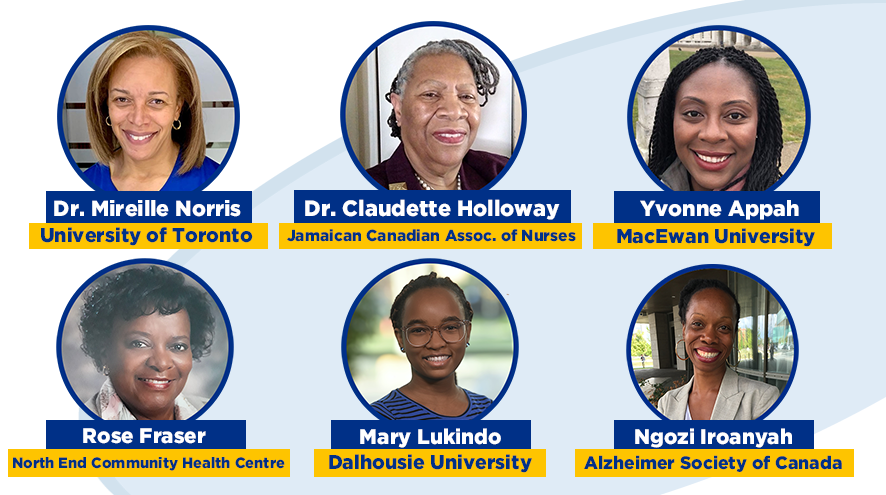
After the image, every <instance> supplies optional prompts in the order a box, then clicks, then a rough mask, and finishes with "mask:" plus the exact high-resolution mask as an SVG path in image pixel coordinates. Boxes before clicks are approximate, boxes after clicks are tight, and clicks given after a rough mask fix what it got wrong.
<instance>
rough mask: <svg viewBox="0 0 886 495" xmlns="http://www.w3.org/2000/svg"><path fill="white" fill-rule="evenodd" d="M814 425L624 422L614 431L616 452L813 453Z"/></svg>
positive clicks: (617, 423)
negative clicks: (797, 450) (785, 451)
mask: <svg viewBox="0 0 886 495" xmlns="http://www.w3.org/2000/svg"><path fill="white" fill-rule="evenodd" d="M814 435H815V432H814V431H813V422H812V421H811V420H789V421H775V420H773V421H769V420H767V421H661V420H657V419H656V420H644V421H622V420H616V421H615V427H614V437H615V442H614V444H615V448H616V449H659V450H660V449H812V448H815V447H814V445H813V444H814Z"/></svg>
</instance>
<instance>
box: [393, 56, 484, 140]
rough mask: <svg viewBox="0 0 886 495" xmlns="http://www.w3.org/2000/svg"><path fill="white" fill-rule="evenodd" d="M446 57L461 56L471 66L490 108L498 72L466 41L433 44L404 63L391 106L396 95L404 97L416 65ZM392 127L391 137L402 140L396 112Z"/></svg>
mask: <svg viewBox="0 0 886 495" xmlns="http://www.w3.org/2000/svg"><path fill="white" fill-rule="evenodd" d="M445 53H451V54H453V55H458V56H459V57H461V58H463V59H464V60H465V62H467V63H468V65H469V66H470V67H471V72H472V73H473V74H474V84H475V85H476V86H477V93H478V94H479V95H480V96H482V97H483V101H482V102H481V103H480V106H481V107H482V106H484V105H486V102H487V101H489V96H490V95H494V94H495V89H496V87H497V86H498V79H499V77H498V76H499V72H498V68H496V67H495V65H494V64H493V63H492V61H491V60H489V59H488V58H486V57H484V56H483V54H482V53H480V50H478V49H477V48H476V47H475V46H474V45H472V44H470V43H468V42H467V41H463V40H440V41H430V42H428V43H427V44H426V45H424V46H422V47H420V48H418V49H417V50H415V51H414V52H412V54H410V55H409V57H407V58H406V60H405V61H404V62H403V66H402V67H400V71H399V72H397V76H396V77H394V81H393V82H392V83H391V90H390V91H388V92H387V93H385V100H387V101H388V103H391V95H392V94H395V95H399V96H402V95H403V89H404V88H405V87H406V82H407V81H408V80H409V78H411V77H412V72H413V71H414V70H415V64H416V62H418V60H419V59H420V58H422V57H424V56H427V55H441V54H445ZM388 125H389V126H390V127H391V136H393V137H395V138H399V137H400V126H399V125H398V124H397V116H396V114H395V113H394V111H393V110H391V116H390V117H388Z"/></svg>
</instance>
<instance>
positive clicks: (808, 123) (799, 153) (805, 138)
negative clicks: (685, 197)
mask: <svg viewBox="0 0 886 495" xmlns="http://www.w3.org/2000/svg"><path fill="white" fill-rule="evenodd" d="M705 31H733V32H736V33H742V34H746V35H748V36H751V37H752V38H756V39H758V40H760V41H762V42H764V43H766V46H768V47H769V48H771V49H773V50H774V51H775V52H776V53H778V54H779V55H780V56H781V58H782V60H784V61H785V62H787V64H788V67H790V68H791V71H792V72H793V73H794V77H796V78H797V82H798V83H799V84H800V90H801V91H802V93H803V106H804V107H805V110H806V127H805V128H804V129H803V141H802V142H801V143H800V149H799V150H797V156H796V157H794V162H793V163H791V166H790V167H789V168H788V170H787V172H785V173H784V175H782V176H781V178H780V179H778V181H776V182H775V184H773V185H772V186H771V187H770V188H769V189H767V191H774V190H776V189H778V187H779V186H781V184H782V183H783V182H784V181H785V180H786V179H787V178H788V177H790V175H791V174H792V173H793V172H794V168H796V167H797V164H798V163H800V158H802V157H803V152H804V151H806V143H807V142H808V141H809V129H810V127H811V125H812V120H811V110H810V109H809V93H808V92H807V91H806V83H804V82H803V77H802V76H801V75H800V71H798V70H797V67H796V66H795V65H794V63H793V62H792V61H791V59H790V57H788V56H787V54H786V53H785V52H783V51H782V50H781V48H779V47H778V46H776V45H775V43H773V42H771V41H769V39H767V38H764V37H763V36H760V35H759V34H757V33H755V32H753V31H750V30H747V29H743V28H739V27H735V26H724V25H714V26H702V27H699V28H695V29H690V30H689V31H684V32H682V33H680V34H678V35H677V36H674V37H673V38H671V39H669V40H667V41H665V42H664V44H662V45H661V46H660V47H658V49H657V50H655V51H654V52H653V53H652V55H651V56H650V57H649V58H648V59H647V60H646V63H645V64H643V67H641V68H640V72H639V73H638V74H637V78H636V79H634V85H633V86H631V93H630V95H629V96H628V137H629V138H630V140H631V147H632V148H633V150H634V155H635V156H636V157H637V161H638V162H640V165H641V166H642V167H643V170H644V171H645V172H646V175H648V176H649V178H650V179H652V181H653V182H654V183H655V184H656V185H657V186H658V187H660V188H661V190H662V191H666V192H669V191H672V189H671V188H669V187H667V186H666V185H664V183H662V181H661V179H659V178H658V177H656V176H655V174H653V173H652V170H650V169H649V165H648V164H647V163H646V160H644V159H643V155H642V154H640V148H639V147H638V146H637V136H636V135H635V134H634V96H635V95H636V94H637V88H638V87H639V86H640V79H642V78H643V74H645V73H646V69H648V68H649V65H650V64H652V61H653V60H655V57H657V56H658V54H659V53H661V52H662V51H663V50H667V49H668V47H670V46H671V45H673V44H674V43H675V42H677V41H679V40H681V39H683V38H685V37H687V36H689V35H692V34H695V33H702V32H705Z"/></svg>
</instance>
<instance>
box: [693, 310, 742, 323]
mask: <svg viewBox="0 0 886 495" xmlns="http://www.w3.org/2000/svg"><path fill="white" fill-rule="evenodd" d="M696 315H698V316H702V317H706V316H705V314H704V313H699V312H697V311H696V312H693V313H690V314H689V316H690V317H692V316H696ZM724 318H727V319H729V321H732V317H730V316H725V315H724V316H720V317H719V318H718V319H720V320H722V319H724Z"/></svg>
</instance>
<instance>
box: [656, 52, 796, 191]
mask: <svg viewBox="0 0 886 495" xmlns="http://www.w3.org/2000/svg"><path fill="white" fill-rule="evenodd" d="M715 62H720V63H723V64H726V65H728V66H731V67H735V68H738V69H741V70H742V71H744V73H745V74H747V75H748V77H750V78H751V80H753V81H754V84H753V89H754V93H755V94H756V95H757V114H758V119H757V141H756V144H755V146H754V155H753V156H752V157H751V168H750V170H749V171H748V174H747V180H746V182H745V185H744V188H743V190H744V191H764V190H766V189H768V188H769V187H771V186H772V185H773V184H775V182H776V181H778V179H779V178H781V171H779V167H780V166H781V149H782V136H781V113H780V112H779V109H778V97H777V96H776V94H775V90H774V89H772V84H770V82H769V76H767V75H766V70H765V69H763V66H762V65H760V62H758V61H757V59H755V58H754V57H752V56H750V55H748V54H746V53H745V52H743V51H741V50H737V49H735V48H733V47H726V48H703V49H701V50H699V51H697V52H695V53H694V54H693V55H692V56H690V57H689V58H687V59H686V60H684V61H682V62H680V63H679V64H677V66H676V67H674V70H672V71H671V74H670V75H669V76H668V80H667V81H666V82H665V85H664V88H663V89H662V90H661V96H660V97H659V99H658V107H657V108H656V110H655V124H654V125H653V127H652V137H651V138H650V140H649V169H650V170H651V171H652V173H654V174H655V176H656V177H658V178H661V176H662V174H664V173H665V171H666V170H667V169H668V167H670V166H671V164H672V163H673V162H674V160H676V159H677V151H676V149H675V146H674V124H673V122H674V110H675V108H676V103H677V102H676V100H677V91H678V90H679V88H680V85H681V84H683V81H685V80H686V78H688V77H689V76H691V75H692V74H693V73H694V72H695V71H696V70H698V69H699V68H701V67H703V66H705V65H708V64H711V63H715Z"/></svg>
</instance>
